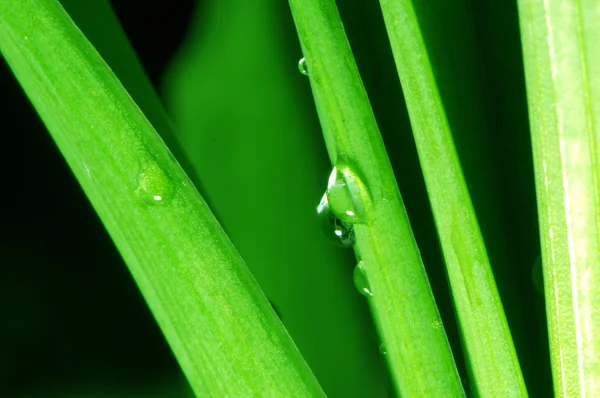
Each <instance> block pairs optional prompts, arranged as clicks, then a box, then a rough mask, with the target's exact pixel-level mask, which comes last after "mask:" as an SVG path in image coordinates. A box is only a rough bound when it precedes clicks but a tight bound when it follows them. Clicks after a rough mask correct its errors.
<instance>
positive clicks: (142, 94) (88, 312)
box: [0, 0, 552, 397]
mask: <svg viewBox="0 0 600 398" xmlns="http://www.w3.org/2000/svg"><path fill="white" fill-rule="evenodd" d="M61 3H62V4H63V6H64V7H65V8H66V9H67V11H68V12H69V13H70V15H71V16H72V18H73V19H74V20H75V22H76V23H77V24H78V25H79V26H80V28H81V29H82V31H83V32H84V33H85V34H86V36H87V37H88V38H89V39H90V41H92V43H93V44H94V45H95V46H96V48H97V49H98V51H99V52H100V53H101V54H102V56H103V57H104V58H105V59H106V61H107V62H108V64H109V65H110V66H111V67H112V68H113V70H114V71H115V73H116V74H117V75H118V76H119V78H120V79H121V81H122V82H123V84H124V85H125V87H126V88H127V89H128V90H129V92H130V93H131V95H132V97H133V98H134V99H135V100H136V102H137V103H138V105H139V106H140V108H142V110H143V111H144V112H145V113H146V114H147V116H148V118H149V119H150V121H151V122H152V123H153V124H154V126H155V127H156V129H157V130H158V131H159V133H161V135H162V136H163V138H164V140H165V142H166V143H167V144H168V145H169V147H170V148H171V150H172V151H173V152H174V153H175V155H176V156H177V157H178V159H179V160H180V162H181V164H182V166H183V167H184V168H185V169H186V171H187V172H188V174H189V175H190V176H191V178H192V179H193V180H194V181H195V182H196V184H197V186H198V188H199V190H200V191H201V193H202V194H203V196H204V197H205V199H206V200H207V202H208V203H209V204H210V206H211V208H212V209H213V211H214V212H215V214H216V216H217V218H218V219H219V221H220V222H221V223H222V225H223V227H224V228H225V230H226V231H227V233H228V234H229V236H230V237H231V239H232V241H233V242H234V244H235V245H236V247H237V248H238V250H239V251H240V253H241V255H242V256H243V258H244V259H245V260H246V262H247V264H248V266H249V267H250V269H251V271H252V272H253V274H254V275H255V277H256V278H257V280H258V282H259V284H260V285H261V287H262V288H263V290H264V291H265V293H266V295H267V297H269V299H270V300H271V302H272V303H273V305H274V307H275V308H276V309H277V311H278V313H279V314H280V317H281V319H282V321H283V323H284V324H285V326H286V327H287V328H288V330H289V332H290V334H291V335H292V337H293V339H294V341H295V342H296V344H297V345H298V347H299V349H300V350H301V352H302V353H303V355H304V357H305V358H306V360H307V361H308V363H309V365H310V366H311V368H312V369H313V371H314V372H315V374H316V375H317V377H318V379H319V381H320V382H321V384H322V386H323V388H324V389H325V391H326V393H327V394H328V396H330V397H387V396H392V395H393V394H392V389H391V387H390V385H389V380H388V377H387V374H386V369H385V364H384V360H383V359H384V358H382V356H381V354H380V353H379V342H378V340H377V336H376V333H375V331H374V328H373V326H372V323H371V320H370V317H369V314H368V308H367V305H366V302H365V300H364V298H363V297H362V296H361V295H359V294H358V293H357V292H356V289H355V288H354V286H353V282H352V270H353V267H354V265H355V264H354V261H355V260H354V257H353V254H352V251H351V250H348V249H342V248H339V247H337V246H336V245H334V244H332V243H331V242H330V241H328V239H327V238H326V234H325V233H324V231H323V230H322V229H323V226H322V225H321V222H320V220H319V219H318V217H317V216H316V211H315V209H316V205H317V204H318V201H319V199H320V198H321V195H322V193H323V191H324V188H325V186H326V181H327V177H328V175H329V172H330V165H329V160H328V159H327V154H326V151H325V147H324V143H323V139H322V136H321V132H320V127H319V123H318V119H317V116H316V112H315V109H314V104H313V102H312V97H311V92H310V87H309V84H308V80H307V78H306V77H305V76H303V75H301V74H300V73H299V72H298V69H297V62H298V60H299V59H300V58H301V57H302V54H301V52H300V48H299V44H298V39H297V37H296V35H295V30H294V25H293V21H292V19H291V15H290V12H289V8H288V5H287V2H282V1H277V0H255V1H247V0H231V1H228V2H222V1H218V0H201V1H197V2H194V1H191V0H185V1H178V2H172V1H171V2H168V1H165V0H161V1H154V2H145V3H144V4H143V5H142V3H134V2H128V1H124V0H114V1H112V8H111V4H110V3H109V2H108V0H89V1H85V2H83V1H79V0H63V1H61ZM337 4H338V7H339V8H340V12H341V14H342V18H343V20H344V23H345V27H346V30H347V33H348V36H349V40H350V43H351V46H352V48H353V51H354V53H355V56H356V58H357V62H358V65H359V68H360V71H361V74H362V76H363V79H364V83H365V85H366V87H367V91H368V93H369V96H370V99H371V102H372V106H373V108H374V111H375V114H376V117H377V120H378V123H379V126H380V129H381V131H382V134H383V135H384V140H385V142H386V147H387V149H388V153H389V155H390V158H391V160H392V163H393V165H394V169H395V171H396V177H397V179H398V182H399V186H400V189H401V192H402V195H403V198H404V200H405V204H406V206H407V209H408V212H409V216H410V219H411V224H412V226H413V229H414V232H415V236H416V238H417V241H418V243H419V247H420V249H421V252H422V256H423V260H424V262H425V265H426V268H427V271H428V273H429V276H430V279H431V284H432V287H433V289H434V293H435V295H436V298H437V302H438V306H439V307H440V311H441V313H442V319H443V321H444V324H445V327H446V329H447V332H448V335H449V338H450V340H451V345H452V348H453V351H454V353H455V356H456V359H457V364H458V367H459V371H460V372H461V376H462V377H463V380H464V381H465V384H467V385H468V377H467V372H466V370H465V364H464V358H463V357H462V353H461V347H460V338H459V334H458V330H457V325H456V322H455V320H454V315H453V308H452V302H451V298H450V293H449V290H448V286H447V281H446V277H445V271H444V268H443V261H442V257H441V254H440V250H439V246H438V242H437V237H436V231H435V226H434V224H433V219H432V215H431V212H430V209H429V203H428V201H427V193H426V189H425V186H424V182H423V178H422V176H421V173H420V168H419V163H418V158H417V154H416V150H415V146H414V142H413V139H412V135H411V133H410V124H409V121H408V116H407V112H406V107H405V105H404V103H403V100H402V93H401V88H400V84H399V82H398V78H397V75H396V72H395V67H394V64H393V59H392V57H391V53H390V49H389V43H388V41H387V38H386V33H385V28H384V25H383V21H382V17H381V13H380V10H379V6H378V4H377V2H376V1H371V0H339V1H337ZM427 4H428V6H427V7H422V8H421V9H419V8H418V9H417V12H418V13H419V17H420V19H421V21H422V23H423V24H424V26H426V27H427V30H426V31H427V32H429V35H428V36H426V40H427V43H428V46H429V48H430V51H431V57H432V60H433V62H434V65H435V66H436V75H437V77H438V79H439V81H440V84H441V91H442V96H443V100H444V103H445V105H446V107H447V109H448V112H449V119H450V122H451V125H452V126H453V128H454V132H455V139H456V144H457V148H458V151H459V155H460V157H461V162H462V164H463V168H464V171H465V176H466V178H467V183H468V184H469V189H470V191H471V194H472V197H473V201H474V204H475V208H476V211H477V214H478V217H479V220H480V223H481V228H482V231H483V234H484V238H485V240H486V244H487V245H488V250H489V255H490V258H491V261H492V266H493V268H494V272H495V275H496V278H497V283H498V286H499V290H500V294H501V296H502V299H503V302H504V304H505V309H506V312H507V317H508V320H509V324H510V326H511V329H512V331H513V338H514V340H515V345H516V348H517V350H518V354H519V358H520V361H521V365H522V368H523V372H524V376H525V379H526V382H527V384H528V388H529V391H530V395H531V396H534V397H535V396H539V397H549V396H551V395H552V391H551V379H550V369H549V363H548V348H547V337H546V331H545V316H544V307H543V298H542V297H541V296H540V295H539V294H538V293H537V292H536V291H535V289H534V286H533V283H532V266H533V264H534V262H535V260H536V258H537V257H538V256H539V238H538V231H537V221H536V208H535V192H534V185H533V170H532V162H531V146H530V142H529V130H528V129H529V127H528V121H527V109H526V98H525V90H524V81H523V70H522V64H521V62H522V61H521V53H520V43H519V32H518V21H517V14H516V4H514V2H512V1H503V2H500V1H495V0H483V1H477V0H472V1H469V0H464V1H463V0H453V1H452V4H453V6H452V7H448V6H447V2H445V1H443V0H435V1H431V2H427ZM113 10H114V12H113ZM119 21H120V23H121V25H122V27H121V26H120V25H119ZM127 38H128V39H127ZM135 54H137V56H138V57H139V60H138V59H137V58H136V56H135ZM144 70H145V73H144ZM57 84H60V82H57ZM156 91H157V92H158V93H159V94H160V96H161V97H162V101H163V103H164V107H165V109H166V110H167V113H168V115H169V116H167V113H165V111H164V109H163V108H162V105H161V102H160V101H159V99H158V97H157V96H156ZM0 101H1V108H0V109H1V112H2V113H1V115H2V131H3V134H2V139H3V140H4V142H3V145H2V150H3V156H2V157H0V162H2V163H1V170H3V176H4V178H3V190H2V192H3V195H1V198H0V200H1V201H2V202H1V203H2V208H3V209H4V211H3V212H2V213H1V215H0V220H1V223H2V227H3V228H2V229H1V234H2V235H1V236H2V239H1V240H0V258H1V259H2V260H0V261H1V262H2V265H3V266H2V268H1V271H0V272H1V277H0V283H1V284H2V287H1V288H0V294H1V295H2V296H1V303H2V309H3V311H2V314H3V317H2V319H3V322H2V326H3V327H2V328H1V329H0V352H1V353H2V355H1V356H0V396H1V397H5V396H6V397H13V396H14V397H20V396H23V397H30V396H32V397H33V396H40V397H42V396H65V397H79V396H81V397H104V396H110V397H113V396H114V397H116V396H119V397H137V396H140V397H141V396H149V397H189V396H191V392H190V390H189V387H188V385H187V383H186V381H185V379H184V377H183V376H182V374H181V371H180V369H179V367H178V365H177V362H176V360H175V358H174V357H173V356H172V354H171V353H170V350H169V348H168V346H167V345H166V342H165V341H164V339H163V337H162V335H161V333H160V330H159V329H158V327H157V326H156V324H155V322H154V320H153V319H152V315H151V314H150V312H149V311H148V309H147V308H146V306H145V304H144V302H143V300H142V298H141V295H140V293H139V291H138V290H137V287H136V286H135V284H134V282H133V279H132V278H131V276H130V275H129V273H128V271H127V268H126V266H125V264H124V263H123V261H122V260H121V259H120V256H119V254H118V253H117V252H116V249H115V248H114V246H113V244H112V242H111V241H110V239H109V237H108V235H107V233H106V231H105V230H104V228H103V226H102V224H101V223H100V221H99V219H98V218H97V216H96V215H95V213H94V211H93V209H92V208H91V206H90V205H89V203H88V201H87V199H86V198H85V196H84V194H83V192H82V191H81V189H80V188H79V186H78V184H77V182H76V180H75V179H74V177H73V176H72V174H71V172H70V171H69V169H68V167H67V165H66V163H65V162H64V160H63V159H62V156H61V155H60V153H59V152H58V150H57V149H56V147H55V145H54V143H53V142H52V140H51V138H50V136H49V135H48V133H47V132H46V131H45V128H44V127H43V125H42V124H41V122H40V121H39V119H38V117H37V116H36V114H35V111H34V110H33V109H32V107H31V105H30V104H29V102H28V101H27V99H26V98H25V96H24V94H23V92H22V91H21V89H20V87H19V86H18V83H17V82H16V81H15V80H14V77H13V76H12V74H11V73H10V71H9V69H8V67H7V65H6V64H5V63H4V61H2V63H0ZM415 377H419V375H418V370H416V371H415Z"/></svg>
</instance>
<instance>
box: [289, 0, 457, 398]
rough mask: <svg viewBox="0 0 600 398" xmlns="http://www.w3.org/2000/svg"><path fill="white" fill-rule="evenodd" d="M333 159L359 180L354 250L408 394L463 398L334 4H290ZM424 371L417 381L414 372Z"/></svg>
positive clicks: (299, 0)
mask: <svg viewBox="0 0 600 398" xmlns="http://www.w3.org/2000/svg"><path fill="white" fill-rule="evenodd" d="M289 3H290V6H291V9H292V14H293V17H294V21H295V23H296V27H297V30H298V35H299V37H300V42H301V45H302V49H303V54H304V57H305V59H306V64H307V66H308V71H309V78H310V83H311V86H312V90H313V94H314V97H315V103H316V105H317V111H318V113H319V117H320V119H321V124H322V127H323V133H324V136H325V141H326V144H327V149H328V151H329V155H330V158H331V161H332V163H333V165H334V166H336V167H337V168H338V170H341V169H344V168H346V167H347V168H348V169H349V170H352V171H353V174H354V175H355V176H358V177H360V179H361V180H362V182H361V183H358V184H357V186H358V187H357V189H356V191H355V192H353V194H354V195H356V196H357V198H355V199H358V200H357V202H358V203H357V207H362V212H364V219H365V222H364V223H356V224H355V225H354V231H355V234H356V244H355V250H356V254H357V257H358V258H359V259H360V260H361V261H362V265H363V266H364V271H365V272H366V279H367V280H368V284H369V287H370V291H371V292H372V297H370V298H369V303H370V305H371V308H372V310H373V314H374V317H375V319H376V322H377V325H378V328H379V332H380V335H381V337H382V340H383V343H384V344H385V350H386V352H387V356H386V358H387V360H388V363H389V365H390V369H391V373H392V376H393V379H394V381H395V383H396V386H397V389H398V392H399V393H400V395H402V396H407V397H413V396H444V397H452V396H463V395H464V392H463V389H462V386H461V384H460V379H459V376H458V372H457V370H456V367H455V364H454V360H453V358H452V354H451V351H450V347H449V345H448V341H447V338H446V334H445V332H444V329H443V327H442V326H441V321H440V316H439V313H438V310H437V307H436V305H435V302H434V299H433V294H432V292H431V288H430V286H429V282H428V280H427V276H426V274H425V270H424V268H423V264H422V261H421V257H420V254H419V251H418V248H417V246H416V242H415V240H414V237H413V234H412V230H411V228H410V224H409V221H408V217H407V215H406V211H405V209H404V205H403V203H402V199H401V197H400V192H399V191H398V186H397V184H396V180H395V178H394V174H393V171H392V168H391V165H390V163H389V160H388V157H387V153H386V151H385V147H384V145H383V141H382V139H381V135H380V133H379V130H378V128H377V124H376V122H375V119H374V116H373V113H372V110H371V107H370V104H369V101H368V98H367V95H366V92H365V90H364V87H363V85H362V82H361V79H360V76H359V73H358V70H357V67H356V64H355V62H354V58H353V56H352V52H351V50H350V46H349V44H348V41H347V39H346V35H345V33H344V29H343V26H342V23H341V20H340V17H339V14H338V12H337V8H336V6H335V3H334V1H333V0H290V2H289ZM417 371H418V374H419V375H418V377H415V372H417Z"/></svg>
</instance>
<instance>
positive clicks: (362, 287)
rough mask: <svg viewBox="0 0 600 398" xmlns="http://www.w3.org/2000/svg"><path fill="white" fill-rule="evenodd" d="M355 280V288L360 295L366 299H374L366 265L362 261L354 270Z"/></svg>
mask: <svg viewBox="0 0 600 398" xmlns="http://www.w3.org/2000/svg"><path fill="white" fill-rule="evenodd" d="M353 278H354V286H356V289H358V292H359V293H360V294H362V295H363V296H365V297H373V292H371V286H370V285H369V280H368V279H367V272H366V270H365V263H364V262H363V261H362V260H361V261H359V262H358V265H357V266H356V267H355V268H354V273H353Z"/></svg>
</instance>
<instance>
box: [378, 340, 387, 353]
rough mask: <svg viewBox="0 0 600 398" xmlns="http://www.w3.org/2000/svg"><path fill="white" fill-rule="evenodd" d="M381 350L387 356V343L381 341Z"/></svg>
mask: <svg viewBox="0 0 600 398" xmlns="http://www.w3.org/2000/svg"><path fill="white" fill-rule="evenodd" d="M379 352H380V353H381V355H383V356H386V355H387V354H388V352H387V349H386V348H385V344H383V343H381V345H380V346H379Z"/></svg>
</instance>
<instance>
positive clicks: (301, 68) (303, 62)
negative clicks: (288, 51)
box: [298, 58, 308, 76]
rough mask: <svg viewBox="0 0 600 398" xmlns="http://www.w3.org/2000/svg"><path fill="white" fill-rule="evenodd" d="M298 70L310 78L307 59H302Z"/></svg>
mask: <svg viewBox="0 0 600 398" xmlns="http://www.w3.org/2000/svg"><path fill="white" fill-rule="evenodd" d="M298 70H299V71H300V73H302V74H303V75H304V76H308V66H307V65H306V59H305V58H300V61H298Z"/></svg>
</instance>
